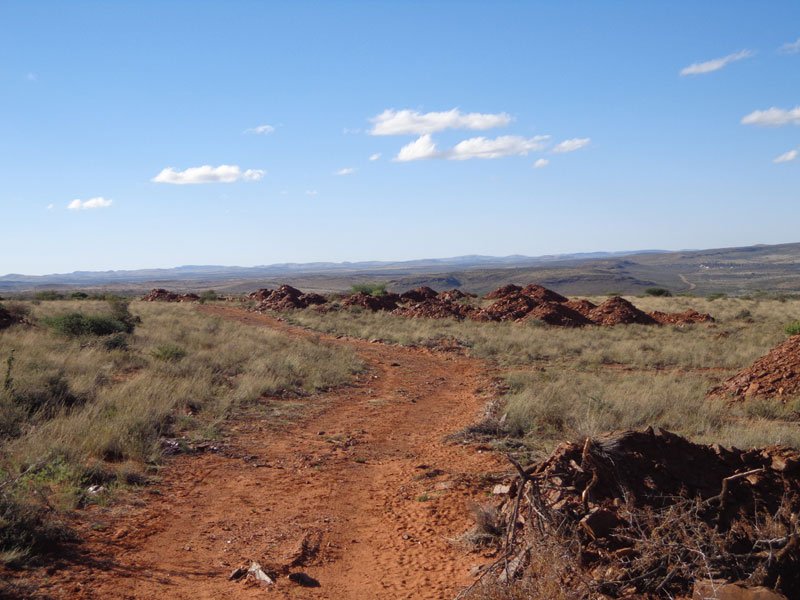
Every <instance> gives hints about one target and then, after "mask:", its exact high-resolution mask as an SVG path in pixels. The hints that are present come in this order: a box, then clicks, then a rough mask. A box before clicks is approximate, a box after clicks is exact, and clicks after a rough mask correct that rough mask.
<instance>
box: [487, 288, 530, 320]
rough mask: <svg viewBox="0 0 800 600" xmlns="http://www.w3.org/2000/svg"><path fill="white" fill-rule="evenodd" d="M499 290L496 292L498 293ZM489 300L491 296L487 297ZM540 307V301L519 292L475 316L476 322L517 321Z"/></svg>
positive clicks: (501, 299)
mask: <svg viewBox="0 0 800 600" xmlns="http://www.w3.org/2000/svg"><path fill="white" fill-rule="evenodd" d="M507 287H508V286H507ZM497 291H498V290H495V292H497ZM493 293H494V292H493ZM486 297H487V298H488V297H489V296H486ZM538 305H539V301H538V300H534V299H533V298H531V297H529V296H525V295H523V294H521V293H519V292H516V293H512V294H508V295H506V296H502V297H501V298H500V299H499V300H497V302H494V303H492V304H490V305H489V306H487V307H486V308H484V309H483V310H481V311H480V312H479V313H477V314H476V315H475V320H476V321H516V320H517V319H521V318H523V317H525V316H526V315H527V314H528V313H529V312H531V311H532V310H533V309H534V308H536V307H537V306H538Z"/></svg>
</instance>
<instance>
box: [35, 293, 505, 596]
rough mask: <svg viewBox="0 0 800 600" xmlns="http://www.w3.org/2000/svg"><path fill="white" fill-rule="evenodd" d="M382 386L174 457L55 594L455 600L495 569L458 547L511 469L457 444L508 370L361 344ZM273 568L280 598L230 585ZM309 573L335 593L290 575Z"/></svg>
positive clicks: (267, 323) (252, 585)
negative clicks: (232, 577)
mask: <svg viewBox="0 0 800 600" xmlns="http://www.w3.org/2000/svg"><path fill="white" fill-rule="evenodd" d="M200 310H203V311H204V312H206V313H208V314H211V315H215V316H219V317H223V318H231V319H237V320H239V321H242V322H244V323H248V324H251V325H253V326H256V327H271V328H276V329H279V330H281V331H283V332H284V333H286V335H291V336H307V335H316V334H311V333H309V332H306V331H304V330H301V329H297V328H293V327H290V326H288V325H286V324H284V323H282V322H279V321H277V320H275V319H274V318H272V317H270V316H267V315H260V314H253V313H246V312H244V311H243V310H241V309H237V308H229V307H219V306H203V307H201V308H200ZM328 339H331V340H332V341H333V342H334V343H337V344H343V345H344V344H347V345H351V346H353V347H354V348H355V349H356V350H357V352H358V353H359V354H360V355H361V356H362V357H363V359H364V360H365V361H366V362H367V365H368V371H367V374H365V375H363V376H360V377H359V381H358V382H357V383H356V384H354V385H353V386H349V387H346V388H343V389H340V390H336V391H333V392H330V393H328V394H325V395H322V396H319V397H314V398H312V399H306V402H308V403H310V404H311V405H312V408H311V409H308V410H305V411H304V412H303V413H302V415H301V416H300V418H299V420H297V421H296V422H294V424H292V425H290V426H288V427H285V426H284V427H276V426H275V424H274V423H271V422H270V421H269V420H268V419H267V418H266V417H263V416H261V417H259V418H255V419H251V420H245V419H240V420H238V421H236V422H235V423H233V424H232V425H231V431H230V434H231V435H230V438H229V441H228V442H226V444H225V445H224V451H221V452H206V453H204V454H201V455H190V456H187V455H184V456H179V457H177V458H174V459H172V460H170V461H169V462H168V463H167V465H166V468H165V470H164V476H163V480H162V481H161V482H160V483H159V484H158V485H156V486H151V487H150V488H147V489H145V490H144V491H142V492H139V493H138V494H135V495H134V498H133V500H132V501H131V502H130V503H128V504H125V505H123V506H121V507H120V506H116V507H113V508H102V507H93V508H92V509H89V510H87V511H84V512H83V514H82V515H80V518H79V520H78V523H79V525H78V527H79V528H80V532H79V534H80V538H81V544H79V546H78V551H77V556H76V557H74V560H72V561H69V562H68V563H66V564H65V563H64V561H62V562H60V563H58V564H55V565H54V566H53V567H51V568H50V569H48V570H46V571H45V570H44V569H43V570H42V572H40V573H39V574H38V577H39V583H40V584H41V589H42V592H44V593H46V594H48V595H50V596H52V597H55V598H92V599H99V598H124V599H137V600H139V599H145V598H147V599H151V598H164V599H167V598H169V599H180V598H186V599H189V598H191V599H204V598H207V599H212V598H213V599H227V598H231V599H233V598H237V599H238V598H261V597H272V598H315V599H320V598H329V599H336V600H351V599H352V600H357V599H358V600H360V599H365V600H366V599H369V600H375V599H384V598H385V599H392V600H397V599H405V598H408V599H425V598H430V599H442V598H451V597H453V596H455V595H456V594H457V593H458V591H459V590H460V589H462V588H463V587H465V586H466V585H468V584H469V582H470V580H471V577H470V569H471V567H473V566H474V565H476V564H479V563H485V562H487V560H486V558H485V557H482V556H481V555H479V554H474V553H473V554H468V553H466V552H465V551H464V549H463V548H462V547H461V546H459V545H458V544H454V543H453V542H452V539H453V538H456V537H457V536H459V535H460V534H462V533H463V532H465V531H466V530H467V529H469V527H470V526H471V519H470V511H469V508H468V506H469V503H470V502H481V501H485V499H486V493H487V491H488V490H490V489H491V484H490V483H489V482H488V481H486V480H484V479H483V476H484V474H486V473H489V472H495V471H497V470H498V469H501V468H503V467H504V465H502V464H501V461H500V459H499V457H498V456H497V455H495V454H493V453H491V452H487V451H485V449H481V448H480V447H479V446H475V445H463V444H454V443H447V442H445V441H444V438H445V436H446V435H447V434H450V433H453V432H455V431H456V430H458V429H460V428H462V427H464V426H466V425H468V424H470V423H473V422H474V421H475V420H476V415H477V414H478V413H479V411H480V409H481V408H482V407H483V406H484V405H485V404H486V402H487V400H488V399H489V395H487V394H483V393H479V391H480V390H483V391H485V392H489V391H490V390H491V387H492V376H493V373H492V372H491V371H490V370H489V369H488V368H487V367H486V366H485V365H483V364H482V363H480V362H479V361H476V360H473V359H469V358H466V357H464V356H462V355H460V354H457V353H451V352H432V351H430V350H427V349H412V348H406V347H400V346H394V345H385V344H377V343H368V342H363V341H358V340H349V339H348V340H333V339H332V338H328ZM251 561H258V562H259V563H261V564H262V565H263V566H264V568H265V570H266V571H268V572H269V571H273V572H276V573H278V574H279V575H280V576H279V577H278V578H277V582H276V584H275V585H273V586H271V587H270V589H269V590H266V589H264V588H263V587H262V585H261V584H260V583H256V582H255V581H238V582H237V581H229V580H228V576H229V574H230V573H231V571H232V570H233V569H234V568H236V567H238V566H248V565H249V564H250V562H251ZM297 571H302V572H304V573H306V574H308V575H309V576H310V577H312V578H313V579H315V580H316V581H317V582H318V583H319V587H314V588H311V587H303V586H301V585H298V584H296V583H293V582H292V581H290V580H289V579H288V577H287V576H286V575H287V574H288V573H290V572H297Z"/></svg>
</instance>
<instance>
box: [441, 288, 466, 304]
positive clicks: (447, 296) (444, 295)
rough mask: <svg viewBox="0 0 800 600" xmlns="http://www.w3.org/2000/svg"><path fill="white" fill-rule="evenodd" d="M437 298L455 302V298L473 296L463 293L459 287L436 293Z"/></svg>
mask: <svg viewBox="0 0 800 600" xmlns="http://www.w3.org/2000/svg"><path fill="white" fill-rule="evenodd" d="M436 297H437V298H438V299H439V300H444V301H446V302H455V301H456V300H461V299H462V298H474V297H475V296H473V295H472V294H465V293H464V292H462V291H461V290H459V289H452V290H448V291H446V292H441V293H439V294H437V295H436Z"/></svg>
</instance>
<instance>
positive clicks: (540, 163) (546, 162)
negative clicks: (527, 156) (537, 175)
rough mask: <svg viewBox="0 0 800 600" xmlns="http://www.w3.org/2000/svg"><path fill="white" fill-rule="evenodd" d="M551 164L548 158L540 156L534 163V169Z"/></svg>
mask: <svg viewBox="0 0 800 600" xmlns="http://www.w3.org/2000/svg"><path fill="white" fill-rule="evenodd" d="M549 164H550V161H549V160H547V159H546V158H540V159H539V160H537V161H536V162H535V163H533V168H534V169H541V168H542V167H546V166H547V165H549Z"/></svg>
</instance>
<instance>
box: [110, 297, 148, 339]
mask: <svg viewBox="0 0 800 600" xmlns="http://www.w3.org/2000/svg"><path fill="white" fill-rule="evenodd" d="M108 307H109V308H110V309H111V318H112V319H114V320H115V321H119V322H120V323H122V324H123V325H124V326H125V333H133V329H134V327H136V325H138V324H139V323H141V322H142V320H141V319H140V318H139V317H136V316H134V315H132V314H131V311H130V301H129V300H125V299H124V298H120V297H119V296H109V297H108Z"/></svg>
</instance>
